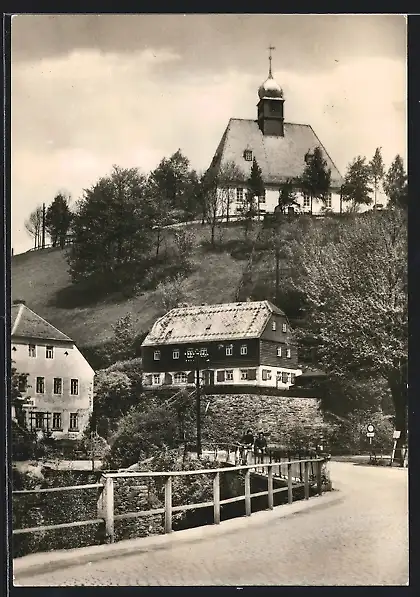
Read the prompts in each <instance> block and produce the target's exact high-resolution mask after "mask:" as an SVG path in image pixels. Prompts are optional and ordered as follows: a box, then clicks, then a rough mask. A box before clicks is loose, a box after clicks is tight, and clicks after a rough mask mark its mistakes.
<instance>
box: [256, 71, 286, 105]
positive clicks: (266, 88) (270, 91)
mask: <svg viewBox="0 0 420 597" xmlns="http://www.w3.org/2000/svg"><path fill="white" fill-rule="evenodd" d="M258 95H259V98H260V99H263V98H264V97H271V98H277V99H283V89H282V88H281V87H280V85H279V84H278V83H277V81H275V80H274V79H273V77H272V76H271V74H270V75H269V77H268V79H267V80H266V81H264V83H263V84H262V85H261V86H260V88H259V89H258Z"/></svg>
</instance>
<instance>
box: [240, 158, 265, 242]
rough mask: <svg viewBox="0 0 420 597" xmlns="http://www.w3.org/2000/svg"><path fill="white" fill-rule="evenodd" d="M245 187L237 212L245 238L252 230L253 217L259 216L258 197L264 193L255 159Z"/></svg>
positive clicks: (259, 169)
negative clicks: (239, 214) (242, 224)
mask: <svg viewBox="0 0 420 597" xmlns="http://www.w3.org/2000/svg"><path fill="white" fill-rule="evenodd" d="M246 187H247V188H246V190H245V196H244V201H243V204H242V206H241V207H240V209H239V212H240V213H241V215H242V219H243V222H244V231H245V236H246V237H247V236H248V232H249V230H250V229H251V228H252V222H253V220H254V218H255V216H258V218H259V216H260V206H259V202H260V197H262V196H263V195H264V191H265V189H264V181H263V179H262V172H261V168H260V167H259V165H258V162H257V160H256V159H255V158H254V159H253V161H252V166H251V172H250V175H249V177H248V180H247V181H246ZM256 199H257V201H256Z"/></svg>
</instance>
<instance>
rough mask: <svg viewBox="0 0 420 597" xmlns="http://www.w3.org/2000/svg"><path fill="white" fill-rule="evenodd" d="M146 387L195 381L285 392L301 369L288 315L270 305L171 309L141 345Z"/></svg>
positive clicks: (265, 303) (245, 303)
mask: <svg viewBox="0 0 420 597" xmlns="http://www.w3.org/2000/svg"><path fill="white" fill-rule="evenodd" d="M142 359H143V370H144V384H145V386H182V385H187V384H193V383H194V374H195V370H196V369H197V368H198V369H199V370H200V372H202V373H201V375H202V377H203V378H204V379H203V381H204V383H205V384H206V385H210V386H213V385H214V386H217V385H218V384H231V385H241V386H242V385H245V386H246V385H249V386H255V385H258V386H262V387H264V386H269V387H278V388H283V389H286V388H288V387H289V386H290V385H291V384H293V383H294V379H295V377H296V376H297V375H300V374H301V370H300V369H299V368H298V352H297V346H296V344H295V343H294V341H293V336H292V332H291V329H290V325H289V322H288V320H287V317H286V315H285V314H284V313H283V311H281V310H280V309H278V308H277V307H275V306H274V305H273V304H272V303H270V302H269V301H252V302H242V303H224V304H217V305H202V306H194V307H181V308H176V309H172V310H171V311H169V312H168V313H167V314H166V315H164V316H163V317H161V318H160V319H158V320H157V321H156V322H155V324H154V325H153V327H152V329H151V331H150V332H149V334H148V335H147V337H146V338H145V340H144V341H143V344H142Z"/></svg>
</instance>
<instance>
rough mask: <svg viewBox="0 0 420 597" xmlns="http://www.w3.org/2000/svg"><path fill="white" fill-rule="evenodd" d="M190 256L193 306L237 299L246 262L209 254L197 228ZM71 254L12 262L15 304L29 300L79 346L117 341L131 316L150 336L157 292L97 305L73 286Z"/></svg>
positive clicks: (41, 254) (232, 232) (46, 253)
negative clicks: (116, 329)
mask: <svg viewBox="0 0 420 597" xmlns="http://www.w3.org/2000/svg"><path fill="white" fill-rule="evenodd" d="M226 232H227V233H228V236H229V237H230V238H231V239H232V240H234V239H235V237H236V238H239V237H240V236H241V235H242V231H241V229H239V228H237V227H233V228H231V229H229V230H228V231H226ZM195 233H196V242H195V247H194V250H193V254H192V256H191V260H192V261H193V264H194V269H193V272H192V273H191V274H190V276H189V277H188V279H187V280H186V282H185V289H186V290H187V293H188V297H189V302H192V303H195V304H200V303H204V302H206V303H218V302H228V301H231V300H233V299H234V298H235V293H236V289H237V287H238V284H239V282H240V280H241V277H242V273H243V269H244V267H245V265H246V260H245V261H244V260H242V259H234V258H233V257H232V256H231V255H230V253H229V252H227V251H225V252H217V253H212V252H208V251H207V250H206V249H205V248H203V247H202V246H201V242H202V240H203V239H208V238H209V235H210V233H209V230H208V228H207V227H201V226H197V227H196V228H195ZM67 269H68V265H67V262H66V251H65V250H64V251H62V250H60V249H44V250H43V251H30V252H27V253H23V254H20V255H15V256H14V257H13V258H12V300H14V299H24V300H25V301H26V304H27V305H28V307H30V308H31V309H33V310H34V311H36V312H37V313H39V315H41V316H42V317H44V318H45V319H47V320H48V321H49V322H50V323H52V324H53V325H54V326H56V327H57V328H59V329H60V330H62V331H63V332H64V333H65V334H67V335H69V336H70V337H71V338H73V339H74V340H75V342H76V343H77V344H78V345H79V346H86V345H97V344H101V343H102V342H104V341H105V340H107V339H109V338H110V337H111V336H112V328H113V325H114V324H115V322H116V321H117V320H118V319H119V318H121V317H123V316H124V315H126V314H128V313H131V315H132V318H133V321H134V322H135V325H136V328H137V330H138V332H140V331H146V330H147V329H148V328H149V327H150V326H151V324H152V323H153V322H154V320H155V319H156V317H157V314H158V307H159V305H158V301H157V293H156V291H147V292H144V293H142V294H140V295H139V296H135V297H134V298H129V299H127V298H124V297H123V296H121V294H120V295H119V296H115V295H113V296H107V297H106V298H102V299H100V300H97V301H95V299H94V298H93V297H91V296H90V295H88V293H86V292H84V291H83V288H82V287H81V286H79V287H77V286H74V285H72V283H71V279H70V276H69V274H68V272H67Z"/></svg>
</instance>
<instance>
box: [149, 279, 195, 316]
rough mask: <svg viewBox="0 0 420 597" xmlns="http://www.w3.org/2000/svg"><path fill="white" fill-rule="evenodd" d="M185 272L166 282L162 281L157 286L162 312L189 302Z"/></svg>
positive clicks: (158, 300) (158, 301)
mask: <svg viewBox="0 0 420 597" xmlns="http://www.w3.org/2000/svg"><path fill="white" fill-rule="evenodd" d="M186 279H187V278H186V276H185V275H184V274H177V275H176V276H175V277H174V278H172V279H169V280H167V281H166V282H160V283H159V285H158V287H157V304H158V305H159V310H160V311H161V312H162V314H164V313H167V312H168V311H170V310H171V309H174V308H176V307H181V306H183V305H185V304H187V300H188V292H187V291H186V290H185V287H184V283H185V280H186Z"/></svg>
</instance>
